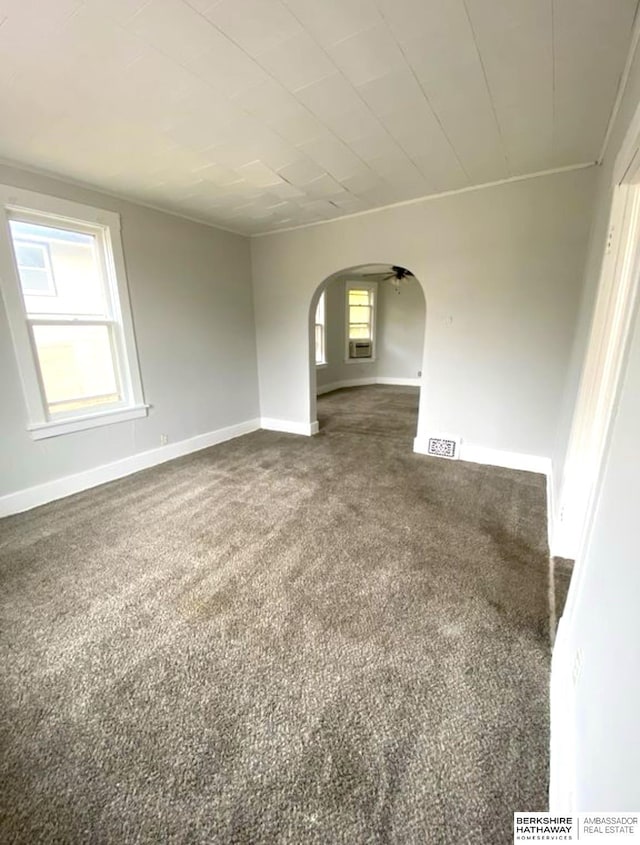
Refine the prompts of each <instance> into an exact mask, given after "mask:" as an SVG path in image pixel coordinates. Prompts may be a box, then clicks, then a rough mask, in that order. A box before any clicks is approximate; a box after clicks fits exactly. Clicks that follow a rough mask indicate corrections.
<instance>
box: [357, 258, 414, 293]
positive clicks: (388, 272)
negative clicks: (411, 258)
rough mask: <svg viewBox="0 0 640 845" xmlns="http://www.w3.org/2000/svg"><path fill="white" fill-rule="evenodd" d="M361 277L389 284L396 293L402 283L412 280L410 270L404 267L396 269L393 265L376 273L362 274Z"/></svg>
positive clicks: (412, 276)
mask: <svg viewBox="0 0 640 845" xmlns="http://www.w3.org/2000/svg"><path fill="white" fill-rule="evenodd" d="M363 277H364V278H369V279H379V280H380V281H382V282H391V284H392V285H393V287H394V288H395V290H396V293H400V285H401V284H402V282H408V281H409V279H413V278H414V275H413V273H412V272H411V270H407V268H406V267H397V266H396V265H395V264H394V265H392V266H391V267H388V268H386V269H384V270H378V272H377V273H363Z"/></svg>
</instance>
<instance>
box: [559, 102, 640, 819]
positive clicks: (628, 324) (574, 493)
mask: <svg viewBox="0 0 640 845" xmlns="http://www.w3.org/2000/svg"><path fill="white" fill-rule="evenodd" d="M612 188H613V196H612V206H611V216H610V221H609V230H608V235H607V243H606V246H605V254H604V258H603V262H602V269H601V273H600V282H599V286H598V293H597V297H596V303H595V307H594V313H593V319H592V323H591V331H590V336H589V344H588V347H587V352H586V355H585V362H584V366H583V371H582V379H581V382H580V389H579V393H578V399H577V402H576V409H575V413H574V418H573V425H572V429H571V436H570V441H569V448H568V451H567V460H566V462H565V473H564V478H563V489H562V494H561V511H560V517H562V519H561V521H559V523H558V522H557V523H556V527H557V528H560V529H562V530H563V531H564V532H565V535H564V536H561V537H556V538H555V539H556V540H558V541H561V542H562V543H565V546H564V548H562V551H561V546H560V542H557V543H554V544H553V546H552V553H556V554H557V553H559V552H560V554H562V552H564V554H562V556H564V557H573V558H574V559H575V561H576V566H575V572H574V575H573V577H572V579H571V585H570V588H569V595H568V597H567V603H566V607H565V610H564V613H563V615H562V618H561V619H560V622H559V625H558V631H557V635H556V640H555V645H554V649H553V658H552V664H551V689H550V694H551V701H550V704H551V770H550V785H549V807H550V810H551V812H554V813H557V812H567V813H573V812H575V797H576V769H575V765H576V735H575V685H574V682H573V674H574V673H575V672H576V671H577V669H576V667H577V666H579V664H578V663H577V660H578V656H577V654H576V652H575V651H574V650H572V648H571V645H570V644H571V639H570V636H571V631H572V630H573V619H574V616H575V612H576V608H577V607H578V606H579V604H580V596H581V593H582V587H583V579H584V570H583V567H582V566H581V563H582V560H583V557H584V551H585V549H586V548H587V547H588V543H589V539H590V535H591V531H592V526H593V522H594V515H595V510H596V507H597V502H598V496H599V492H600V490H601V487H602V476H603V471H604V462H605V456H606V453H607V449H608V443H609V438H610V432H611V423H612V421H613V418H614V416H615V411H616V407H617V403H618V397H619V393H620V387H621V382H622V378H623V376H624V368H625V362H626V358H627V354H628V350H629V345H630V342H631V328H632V321H633V318H634V314H635V311H636V307H637V304H638V291H639V288H640V284H639V277H640V106H639V107H638V109H637V110H636V113H635V115H634V118H633V120H632V121H631V123H630V125H629V129H628V131H627V135H626V137H625V140H624V142H623V144H622V146H621V147H620V152H619V153H618V157H617V158H616V162H615V166H614V170H613V184H612ZM563 510H564V513H563ZM569 528H570V531H569V530H568V529H569ZM571 532H573V533H572V534H571ZM556 546H557V547H558V548H557V550H556Z"/></svg>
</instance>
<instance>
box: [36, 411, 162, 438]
mask: <svg viewBox="0 0 640 845" xmlns="http://www.w3.org/2000/svg"><path fill="white" fill-rule="evenodd" d="M148 410H149V406H148V405H134V406H132V407H128V408H115V409H113V410H110V411H100V412H99V413H94V414H87V415H86V416H83V417H73V418H72V419H66V420H50V421H49V422H46V423H35V424H34V425H30V426H28V427H27V428H28V431H29V434H30V435H31V439H32V440H44V439H45V438H46V437H57V436H58V435H60V434H72V433H73V432H74V431H84V430H85V429H87V428H98V427H99V426H102V425H112V424H113V423H119V422H126V421H127V420H135V419H139V418H140V417H146V416H147V413H148Z"/></svg>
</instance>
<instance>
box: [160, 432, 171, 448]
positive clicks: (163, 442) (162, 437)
mask: <svg viewBox="0 0 640 845" xmlns="http://www.w3.org/2000/svg"><path fill="white" fill-rule="evenodd" d="M168 442H169V438H168V436H167V435H166V434H161V435H160V445H161V446H166V445H167V443H168Z"/></svg>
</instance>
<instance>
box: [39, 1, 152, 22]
mask: <svg viewBox="0 0 640 845" xmlns="http://www.w3.org/2000/svg"><path fill="white" fill-rule="evenodd" d="M150 2H151V0H85V4H86V6H87V7H88V8H89V9H92V10H93V11H95V12H98V13H100V14H101V15H104V16H105V17H106V18H111V19H112V20H114V21H117V22H118V23H120V24H126V23H128V22H129V21H130V20H131V18H132V17H133V16H134V15H137V14H138V12H139V11H140V10H141V9H143V8H144V7H145V6H146V5H148V3H150ZM46 5H50V4H46ZM51 5H53V4H51Z"/></svg>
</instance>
